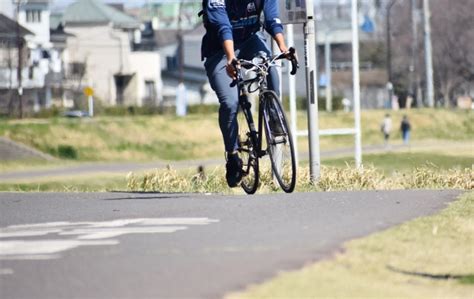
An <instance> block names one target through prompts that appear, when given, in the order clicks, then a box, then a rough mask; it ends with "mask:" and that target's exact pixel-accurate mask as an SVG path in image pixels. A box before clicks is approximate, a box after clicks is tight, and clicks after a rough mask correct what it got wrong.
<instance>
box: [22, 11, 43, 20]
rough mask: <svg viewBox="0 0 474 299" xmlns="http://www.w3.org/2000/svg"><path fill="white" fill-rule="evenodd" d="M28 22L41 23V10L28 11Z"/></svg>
mask: <svg viewBox="0 0 474 299" xmlns="http://www.w3.org/2000/svg"><path fill="white" fill-rule="evenodd" d="M26 22H27V23H41V10H39V9H27V10H26Z"/></svg>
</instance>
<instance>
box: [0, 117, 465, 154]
mask: <svg viewBox="0 0 474 299" xmlns="http://www.w3.org/2000/svg"><path fill="white" fill-rule="evenodd" d="M385 113H386V111H384V110H365V111H363V112H362V141H363V144H364V145H371V144H381V143H382V136H381V133H380V130H379V126H380V122H381V120H382V118H383V115H384V114H385ZM404 113H408V115H409V117H410V120H411V122H412V126H413V128H414V129H413V132H412V141H413V142H414V143H420V142H431V143H432V144H438V143H440V142H441V141H445V142H446V141H448V142H450V141H454V140H456V141H462V142H465V143H467V142H472V140H474V128H473V123H474V121H473V113H472V112H471V111H458V110H434V109H419V110H411V111H409V112H406V111H398V112H391V114H392V118H393V123H394V134H393V137H392V139H393V142H400V136H399V132H398V124H399V121H400V120H401V118H402V116H403V114H404ZM353 122H354V121H353V116H352V114H346V113H343V112H335V113H325V112H321V113H320V128H321V129H325V128H341V127H352V126H353ZM298 123H299V128H300V129H304V128H305V127H306V123H307V122H306V113H305V112H302V111H300V112H299V114H298ZM0 136H5V137H8V138H11V139H12V140H15V141H18V142H22V143H24V144H26V145H29V146H32V147H34V148H36V149H38V150H40V151H43V152H45V153H49V154H51V155H53V156H55V157H58V158H61V159H62V160H64V161H67V160H72V161H149V160H187V159H204V158H220V157H222V153H223V151H224V148H223V142H222V137H221V135H220V130H219V127H218V122H217V114H216V113H211V114H196V115H190V116H188V117H186V118H178V117H174V116H169V115H155V116H122V117H112V116H99V117H96V118H94V119H65V118H59V117H56V118H50V119H25V120H5V119H1V120H0ZM298 143H299V150H300V151H303V152H304V151H307V139H306V138H301V139H299V142H298ZM471 144H472V143H471ZM350 146H353V137H352V136H333V137H321V148H322V150H330V149H335V148H341V147H350Z"/></svg>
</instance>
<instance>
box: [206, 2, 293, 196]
mask: <svg viewBox="0 0 474 299" xmlns="http://www.w3.org/2000/svg"><path fill="white" fill-rule="evenodd" d="M262 12H263V15H264V18H263V24H262V22H261V21H260V20H261V18H260V15H261V14H262ZM200 15H202V16H203V23H204V27H205V29H206V33H205V35H204V37H203V39H202V45H201V52H202V59H203V60H204V59H205V62H204V68H205V69H206V73H207V77H208V79H209V83H210V85H211V87H212V89H213V90H214V91H215V93H216V95H217V97H218V99H219V104H220V108H219V126H220V129H221V132H222V137H223V139H224V145H225V151H226V160H227V163H226V180H227V184H228V185H229V187H236V186H237V185H238V183H239V182H240V180H241V178H242V160H241V159H240V158H239V156H238V152H237V149H238V123H237V112H238V106H239V95H238V90H237V86H235V85H233V84H232V83H233V81H234V80H236V78H237V70H236V67H234V63H235V62H236V60H237V59H247V60H251V59H252V58H253V57H254V56H255V55H256V54H257V53H259V52H264V53H266V55H267V56H268V57H270V56H271V52H270V49H269V48H268V46H267V44H266V37H265V36H264V34H263V32H262V31H261V28H262V27H263V28H264V29H265V30H266V31H267V32H268V33H269V34H270V35H271V36H272V38H273V39H274V40H275V41H276V43H277V45H278V48H279V49H280V51H281V52H282V53H288V57H287V58H291V57H290V54H289V52H288V48H287V46H286V44H285V39H284V36H283V26H282V24H281V21H280V18H279V8H278V1H277V0H205V1H203V10H202V12H201V13H200ZM278 86H279V78H278V72H277V70H276V69H275V68H274V67H272V68H270V71H269V76H268V87H269V89H271V90H273V91H275V92H276V93H277V94H278V93H279V90H278V89H279V88H278Z"/></svg>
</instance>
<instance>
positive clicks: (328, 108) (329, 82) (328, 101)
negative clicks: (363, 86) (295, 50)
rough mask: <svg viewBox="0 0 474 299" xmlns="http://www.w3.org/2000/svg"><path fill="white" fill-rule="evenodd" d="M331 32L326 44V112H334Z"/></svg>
mask: <svg viewBox="0 0 474 299" xmlns="http://www.w3.org/2000/svg"><path fill="white" fill-rule="evenodd" d="M330 36H331V31H330V30H328V31H326V34H325V38H326V40H325V43H324V57H325V65H326V81H327V82H326V111H327V112H331V111H332V70H331V40H330Z"/></svg>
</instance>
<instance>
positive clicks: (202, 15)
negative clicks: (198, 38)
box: [198, 0, 264, 29]
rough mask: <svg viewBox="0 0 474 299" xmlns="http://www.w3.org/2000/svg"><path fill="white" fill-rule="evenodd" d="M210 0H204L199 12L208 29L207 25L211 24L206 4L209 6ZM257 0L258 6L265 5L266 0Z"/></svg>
mask: <svg viewBox="0 0 474 299" xmlns="http://www.w3.org/2000/svg"><path fill="white" fill-rule="evenodd" d="M208 1H209V0H202V8H201V10H200V11H199V12H198V17H202V23H203V25H204V28H206V29H207V25H208V24H209V20H208V18H207V15H206V6H207V2H208ZM255 2H256V5H257V7H260V4H261V5H262V6H263V3H264V0H255Z"/></svg>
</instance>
